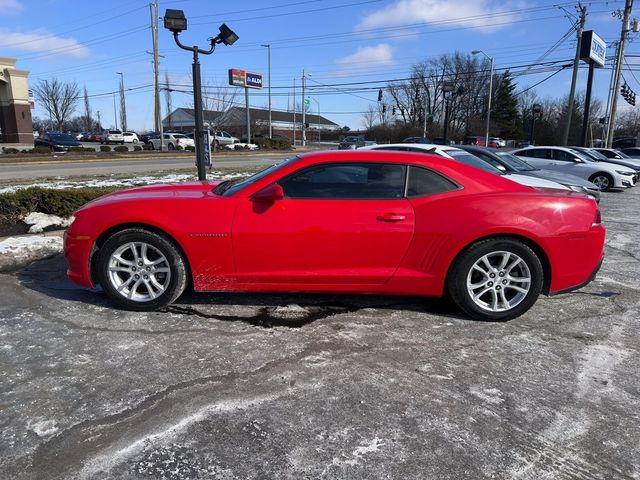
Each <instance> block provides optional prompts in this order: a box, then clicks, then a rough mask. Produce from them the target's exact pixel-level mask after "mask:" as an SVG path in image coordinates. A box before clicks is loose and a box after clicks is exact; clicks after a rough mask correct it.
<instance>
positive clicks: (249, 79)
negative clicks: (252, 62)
mask: <svg viewBox="0 0 640 480" xmlns="http://www.w3.org/2000/svg"><path fill="white" fill-rule="evenodd" d="M229 85H233V86H235V87H245V88H262V74H261V73H252V72H246V71H244V70H238V69H237V68H230V69H229Z"/></svg>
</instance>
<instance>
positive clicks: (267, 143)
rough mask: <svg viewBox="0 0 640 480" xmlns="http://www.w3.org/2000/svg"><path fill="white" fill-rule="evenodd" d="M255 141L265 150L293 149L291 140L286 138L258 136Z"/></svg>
mask: <svg viewBox="0 0 640 480" xmlns="http://www.w3.org/2000/svg"><path fill="white" fill-rule="evenodd" d="M253 143H255V144H256V145H258V148H261V149H265V150H291V142H290V141H289V140H288V139H286V138H256V139H255V140H254V142H253Z"/></svg>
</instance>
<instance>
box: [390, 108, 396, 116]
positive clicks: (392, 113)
mask: <svg viewBox="0 0 640 480" xmlns="http://www.w3.org/2000/svg"><path fill="white" fill-rule="evenodd" d="M395 114H396V107H392V108H391V115H395Z"/></svg>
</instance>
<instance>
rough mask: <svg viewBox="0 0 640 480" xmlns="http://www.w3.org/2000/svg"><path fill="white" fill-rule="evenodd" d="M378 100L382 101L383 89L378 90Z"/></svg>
mask: <svg viewBox="0 0 640 480" xmlns="http://www.w3.org/2000/svg"><path fill="white" fill-rule="evenodd" d="M378 101H379V102H381V101H382V89H380V90H378Z"/></svg>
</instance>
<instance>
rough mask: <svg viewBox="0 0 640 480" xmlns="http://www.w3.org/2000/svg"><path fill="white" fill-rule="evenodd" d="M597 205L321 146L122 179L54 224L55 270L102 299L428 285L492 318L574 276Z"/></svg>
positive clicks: (571, 285) (401, 289) (149, 305)
mask: <svg viewBox="0 0 640 480" xmlns="http://www.w3.org/2000/svg"><path fill="white" fill-rule="evenodd" d="M604 237H605V229H604V227H603V226H602V224H601V220H600V212H599V210H598V205H597V204H596V203H595V202H594V201H593V200H592V199H591V198H589V197H587V196H584V195H582V194H579V193H573V192H566V191H555V190H546V191H543V190H537V189H534V188H531V187H527V186H523V185H520V184H517V183H514V182H512V181H510V180H507V179H505V178H503V177H500V176H497V175H493V174H491V173H488V172H485V171H481V170H478V169H476V168H474V167H470V166H467V165H463V164H460V163H456V162H451V161H448V160H443V159H442V158H440V157H436V156H432V155H424V154H414V153H405V152H391V151H382V152H377V151H349V152H344V151H333V152H321V153H311V154H305V155H300V156H296V157H293V158H291V159H289V160H286V161H284V162H282V163H279V164H277V165H274V166H272V167H270V168H267V169H266V170H263V171H262V172H260V173H257V174H255V175H253V176H251V177H249V178H247V179H244V180H234V181H224V182H193V183H184V184H176V185H161V186H150V187H142V188H134V189H130V190H124V191H121V192H116V193H112V194H110V195H106V196H104V197H101V198H99V199H97V200H94V201H92V202H90V203H88V204H87V205H85V206H84V207H82V208H81V209H80V210H78V212H77V213H76V216H75V220H74V222H73V224H72V225H71V227H70V228H69V230H68V231H67V233H66V236H65V255H66V258H67V261H68V264H69V270H68V274H69V276H70V278H71V279H72V280H73V281H74V282H76V283H78V284H80V285H82V286H86V287H93V286H94V285H96V284H100V285H101V286H102V288H103V290H104V291H105V292H106V294H107V295H108V297H109V298H110V299H111V300H112V301H113V302H114V303H116V304H117V305H119V306H122V307H125V308H127V309H131V310H154V309H158V308H161V307H164V306H166V305H168V304H170V303H171V302H173V301H174V300H176V299H177V298H178V297H179V296H180V294H181V293H182V292H183V291H184V289H185V288H186V286H187V285H188V284H192V285H193V288H194V289H195V290H196V291H242V292H249V291H252V292H262V291H269V292H276V291H281V292H285V291H286V292H291V291H299V292H345V293H346V292H349V293H377V294H402V295H422V296H441V295H443V294H444V293H447V292H448V293H449V294H450V295H451V297H452V298H453V299H454V300H455V302H456V303H457V304H458V305H459V306H460V308H461V309H462V310H463V311H464V312H466V313H467V314H468V315H470V316H471V317H473V318H478V319H489V320H507V319H511V318H514V317H517V316H518V315H521V314H522V313H524V312H525V311H527V310H528V309H529V308H530V307H531V306H532V305H533V303H534V302H535V301H536V299H537V298H538V296H539V294H540V293H545V294H554V293H559V292H562V291H567V290H571V289H575V288H578V287H580V286H582V285H585V284H586V283H588V282H589V281H590V280H591V279H592V278H593V276H594V275H595V273H596V271H597V270H598V268H599V266H600V264H601V262H602V258H603V245H604Z"/></svg>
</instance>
